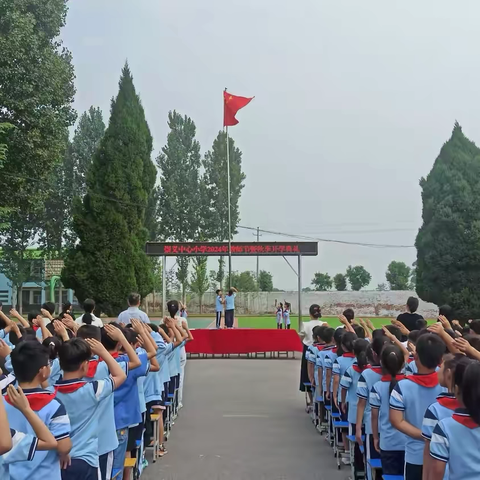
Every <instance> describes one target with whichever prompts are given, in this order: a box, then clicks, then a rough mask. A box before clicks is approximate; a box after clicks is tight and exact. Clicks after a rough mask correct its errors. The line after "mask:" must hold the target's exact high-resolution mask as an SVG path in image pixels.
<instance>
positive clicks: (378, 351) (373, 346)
mask: <svg viewBox="0 0 480 480" xmlns="http://www.w3.org/2000/svg"><path fill="white" fill-rule="evenodd" d="M387 343H388V338H387V337H385V336H382V337H380V336H377V337H375V338H374V339H373V340H372V343H370V344H369V346H368V348H367V357H368V359H369V360H370V362H371V363H372V365H375V364H377V363H379V362H380V358H381V356H382V350H383V347H384V346H385V344H387Z"/></svg>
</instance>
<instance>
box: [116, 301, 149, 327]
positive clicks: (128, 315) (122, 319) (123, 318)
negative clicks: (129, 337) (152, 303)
mask: <svg viewBox="0 0 480 480" xmlns="http://www.w3.org/2000/svg"><path fill="white" fill-rule="evenodd" d="M141 299H142V298H141V297H140V294H138V293H131V294H130V295H129V296H128V305H129V307H128V308H127V309H126V310H124V311H123V312H121V313H120V315H119V316H118V318H117V320H116V322H117V323H124V324H125V325H128V324H129V323H132V318H137V319H138V320H140V321H141V322H143V323H150V319H149V318H148V315H147V314H146V313H145V312H144V311H142V310H140V308H139V307H140V301H141Z"/></svg>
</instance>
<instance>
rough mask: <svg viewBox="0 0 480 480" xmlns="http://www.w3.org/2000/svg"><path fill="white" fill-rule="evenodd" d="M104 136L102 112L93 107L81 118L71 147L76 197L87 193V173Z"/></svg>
mask: <svg viewBox="0 0 480 480" xmlns="http://www.w3.org/2000/svg"><path fill="white" fill-rule="evenodd" d="M104 134H105V123H104V122H103V115H102V111H101V110H100V108H98V107H93V106H92V107H90V108H89V110H88V112H83V114H82V116H81V117H80V120H79V121H78V125H77V128H76V129H75V135H74V136H73V140H72V145H71V152H70V155H71V160H72V164H73V172H74V180H73V189H74V193H75V195H78V196H80V197H83V196H84V195H85V193H86V192H87V172H88V170H89V169H90V165H91V164H92V160H93V156H94V155H95V152H96V151H97V148H98V147H99V145H100V142H101V140H102V138H103V135H104Z"/></svg>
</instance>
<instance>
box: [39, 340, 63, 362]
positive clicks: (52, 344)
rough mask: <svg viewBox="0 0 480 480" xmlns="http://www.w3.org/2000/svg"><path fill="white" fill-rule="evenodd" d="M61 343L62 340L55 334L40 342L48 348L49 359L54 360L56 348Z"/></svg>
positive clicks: (56, 353) (56, 355) (56, 352)
mask: <svg viewBox="0 0 480 480" xmlns="http://www.w3.org/2000/svg"><path fill="white" fill-rule="evenodd" d="M62 344H63V342H62V341H61V340H60V339H59V338H58V337H56V336H53V337H48V338H46V339H45V340H44V341H43V342H42V345H43V346H44V347H47V348H48V358H49V359H50V360H55V359H56V358H57V357H58V350H59V349H60V347H61V346H62Z"/></svg>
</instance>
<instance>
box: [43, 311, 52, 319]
mask: <svg viewBox="0 0 480 480" xmlns="http://www.w3.org/2000/svg"><path fill="white" fill-rule="evenodd" d="M40 312H42V315H43V316H44V317H47V318H49V319H50V320H51V319H52V315H51V313H50V312H49V311H48V310H45V309H44V308H42V309H41V310H40Z"/></svg>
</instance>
